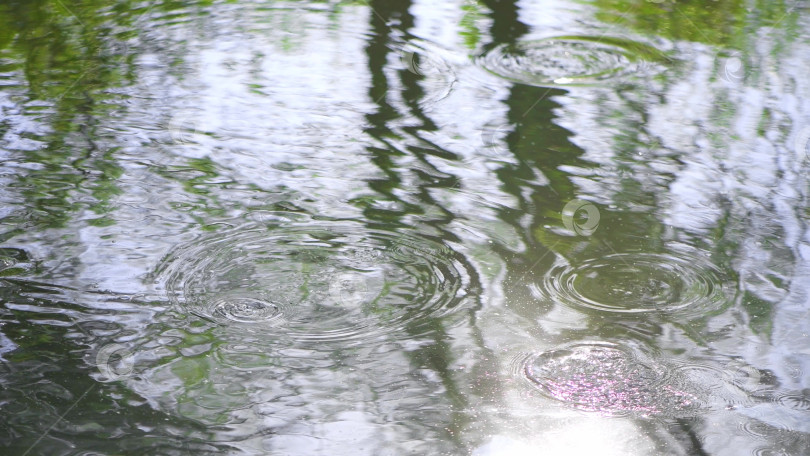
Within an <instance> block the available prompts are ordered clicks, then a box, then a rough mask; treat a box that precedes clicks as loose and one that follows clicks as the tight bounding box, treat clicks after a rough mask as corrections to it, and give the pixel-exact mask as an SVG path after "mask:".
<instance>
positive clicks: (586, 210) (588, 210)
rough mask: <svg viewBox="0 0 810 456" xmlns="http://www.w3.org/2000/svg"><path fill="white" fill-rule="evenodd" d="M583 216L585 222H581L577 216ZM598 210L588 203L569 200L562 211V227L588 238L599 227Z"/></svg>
mask: <svg viewBox="0 0 810 456" xmlns="http://www.w3.org/2000/svg"><path fill="white" fill-rule="evenodd" d="M580 214H583V215H585V220H584V221H582V220H581V219H580V218H578V215H580ZM599 219H600V215H599V209H597V207H596V206H595V205H594V204H593V203H591V202H589V201H583V200H578V199H575V200H571V201H569V202H568V203H567V204H566V205H565V207H563V210H562V221H563V225H565V227H566V228H568V230H569V231H572V232H574V233H576V234H578V235H580V236H590V235H592V234H593V233H595V232H596V229H597V228H598V227H599Z"/></svg>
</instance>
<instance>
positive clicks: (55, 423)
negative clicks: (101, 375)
mask: <svg viewBox="0 0 810 456" xmlns="http://www.w3.org/2000/svg"><path fill="white" fill-rule="evenodd" d="M95 387H96V384H95V383H94V384H92V385H90V388H87V391H85V392H84V393H83V394H82V395H81V396H79V398H78V399H76V400H75V401H73V403H72V404H70V407H68V409H67V410H65V412H64V413H62V414H61V415H59V418H57V419H56V421H54V422H53V424H51V425H50V426H48V429H46V430H45V432H43V433H42V435H40V436H39V438H38V439H36V440H35V441H34V443H32V444H31V446H30V447H28V449H27V450H25V453H23V454H22V456H26V455H27V454H28V453H30V452H31V450H33V449H34V447H35V446H37V444H38V443H39V442H40V441H41V440H42V439H44V438H45V436H47V435H48V434H49V433H50V432H51V429H53V427H54V426H56V425H57V424H59V422H60V421H62V418H64V417H65V415H67V414H68V413H70V411H71V410H73V407H76V405H77V404H78V403H79V402H81V401H82V399H84V397H85V396H87V394H88V393H89V392H90V390H92V389H93V388H95Z"/></svg>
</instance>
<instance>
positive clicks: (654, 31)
mask: <svg viewBox="0 0 810 456" xmlns="http://www.w3.org/2000/svg"><path fill="white" fill-rule="evenodd" d="M593 3H594V5H596V6H597V7H598V8H599V12H598V13H597V14H596V17H597V18H598V19H600V20H601V21H602V22H604V23H606V24H618V25H622V26H625V27H628V28H631V29H634V30H637V31H639V32H642V33H645V34H649V35H652V36H658V37H663V38H669V39H672V40H684V41H691V42H696V43H706V44H711V45H714V46H719V47H733V48H744V47H746V43H747V42H748V41H749V40H750V38H751V37H752V36H754V35H752V34H751V33H750V32H751V28H752V25H753V26H755V27H756V28H759V27H763V26H776V25H778V24H780V23H782V21H783V20H784V19H785V18H786V16H787V15H788V14H789V6H788V5H787V4H786V3H785V2H784V1H776V2H770V1H763V0H760V1H757V2H756V5H753V6H752V5H751V2H747V1H744V0H718V1H711V2H706V1H703V0H686V1H681V0H678V1H672V0H660V1H650V0H594V1H593ZM794 20H795V17H792V18H790V19H789V22H791V23H793V22H794ZM782 25H785V24H782Z"/></svg>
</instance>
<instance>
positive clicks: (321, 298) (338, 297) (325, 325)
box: [159, 221, 468, 341]
mask: <svg viewBox="0 0 810 456" xmlns="http://www.w3.org/2000/svg"><path fill="white" fill-rule="evenodd" d="M159 277H160V279H159V280H162V281H163V282H165V287H166V290H167V292H168V295H169V297H170V299H171V300H172V301H173V302H175V303H176V304H177V305H179V306H180V308H181V309H182V310H183V311H188V312H191V313H194V314H197V315H200V316H202V317H204V318H207V319H210V320H214V321H217V322H218V323H220V324H222V325H228V326H230V325H238V326H240V327H242V328H243V329H244V330H250V331H253V330H257V331H262V332H268V333H272V334H275V336H276V337H279V338H280V337H292V338H294V339H302V340H317V341H327V340H333V341H334V340H355V339H365V340H368V339H373V338H375V337H377V336H380V335H382V334H385V333H389V332H392V331H397V330H401V329H403V328H405V327H406V326H409V327H414V326H416V327H418V326H419V325H420V324H423V323H427V322H428V321H427V320H428V319H429V318H431V317H438V316H441V315H445V314H447V313H450V312H452V311H455V310H458V308H459V304H460V303H461V300H462V298H463V294H464V290H465V283H466V281H467V277H468V275H467V273H466V272H465V271H464V268H463V266H462V262H461V261H459V259H458V257H457V256H456V255H455V253H454V252H453V251H452V250H451V249H449V248H447V247H446V246H444V245H443V244H440V243H437V242H434V241H432V240H429V239H424V238H417V237H415V236H412V235H407V234H400V233H395V232H388V231H378V230H368V229H366V228H365V227H363V226H362V225H360V224H356V223H351V222H300V221H299V222H291V223H287V224H280V225H264V224H248V225H244V226H241V227H238V228H234V229H230V230H227V231H223V232H220V233H216V234H214V235H210V236H204V237H201V238H200V239H198V240H196V241H194V242H191V243H189V244H187V245H184V246H181V247H179V248H177V249H175V250H174V251H173V252H172V253H171V254H170V255H169V256H168V257H167V258H166V260H165V262H164V263H163V265H162V266H161V268H160V270H159Z"/></svg>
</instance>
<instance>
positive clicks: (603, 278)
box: [543, 253, 733, 314]
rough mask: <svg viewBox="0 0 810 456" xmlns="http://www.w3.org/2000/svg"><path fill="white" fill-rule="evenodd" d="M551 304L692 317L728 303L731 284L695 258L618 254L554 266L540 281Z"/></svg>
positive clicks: (715, 270) (608, 310)
mask: <svg viewBox="0 0 810 456" xmlns="http://www.w3.org/2000/svg"><path fill="white" fill-rule="evenodd" d="M543 288H544V290H545V292H547V293H548V294H549V295H550V297H551V299H553V300H555V301H556V302H561V303H563V304H565V305H568V306H572V307H576V308H585V309H595V310H600V311H606V312H616V313H644V312H682V311H683V312H686V311H689V312H695V313H698V314H700V313H704V314H705V312H707V311H714V310H717V309H718V308H722V307H724V306H725V305H727V304H728V303H729V302H730V298H731V296H732V294H733V292H732V282H731V280H730V279H729V278H728V277H726V276H725V275H724V274H723V273H722V271H720V270H719V269H718V268H716V267H715V266H713V265H712V264H710V263H709V262H707V261H705V260H702V259H701V258H698V257H692V256H685V255H676V254H657V253H620V254H613V255H607V256H604V257H600V258H593V259H590V260H586V261H584V262H582V263H579V264H570V263H568V262H558V264H556V265H555V266H553V267H552V268H551V269H550V270H549V271H548V272H547V273H546V274H545V275H544V277H543Z"/></svg>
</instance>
